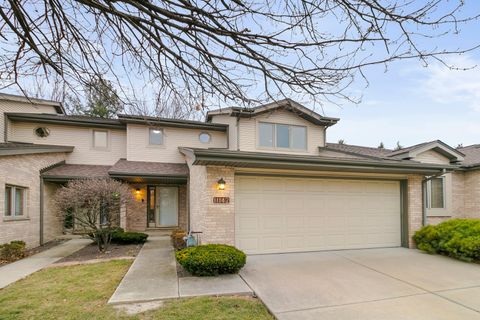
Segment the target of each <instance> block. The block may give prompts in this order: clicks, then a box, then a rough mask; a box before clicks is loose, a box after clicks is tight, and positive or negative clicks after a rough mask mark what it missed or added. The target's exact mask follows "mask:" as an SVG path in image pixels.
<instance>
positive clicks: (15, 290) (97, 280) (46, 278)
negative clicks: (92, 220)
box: [0, 260, 273, 320]
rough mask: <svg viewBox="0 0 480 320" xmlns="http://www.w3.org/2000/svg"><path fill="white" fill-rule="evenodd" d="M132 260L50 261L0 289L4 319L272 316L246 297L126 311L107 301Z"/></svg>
mask: <svg viewBox="0 0 480 320" xmlns="http://www.w3.org/2000/svg"><path fill="white" fill-rule="evenodd" d="M130 264H131V261H129V260H115V261H109V262H102V263H96V264H88V265H76V266H68V267H52V268H47V269H44V270H42V271H39V272H37V273H34V274H32V275H31V276H29V277H28V278H26V279H23V280H20V281H18V282H17V283H15V284H13V285H11V286H9V287H7V288H5V289H2V290H0V318H1V319H2V320H6V319H42V320H46V319H88V320H90V319H112V318H116V319H162V320H171V319H192V320H196V319H198V320H200V319H205V318H206V317H207V316H208V319H214V320H215V319H217V320H219V319H232V320H243V319H245V320H246V319H259V320H264V319H265V320H266V319H269V320H271V319H273V317H272V316H271V315H270V314H269V313H268V311H267V310H266V308H265V307H264V306H263V304H262V303H261V302H260V301H258V300H256V299H254V298H246V297H219V298H214V297H208V298H193V299H184V300H172V301H168V302H166V303H165V304H164V306H162V307H160V308H159V309H156V310H152V311H147V312H144V313H140V314H138V315H135V316H129V315H127V314H125V313H123V312H122V311H118V310H116V309H115V308H113V307H112V306H110V305H107V304H106V303H107V301H108V299H109V298H110V296H111V295H112V293H113V292H114V290H115V288H116V287H117V285H118V283H119V282H120V280H121V279H122V277H123V276H124V274H125V273H126V272H127V270H128V268H129V266H130Z"/></svg>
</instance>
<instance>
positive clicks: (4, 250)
mask: <svg viewBox="0 0 480 320" xmlns="http://www.w3.org/2000/svg"><path fill="white" fill-rule="evenodd" d="M23 257H25V242H23V241H11V242H10V243H5V244H3V245H1V246H0V260H3V261H8V262H12V261H16V260H19V259H22V258H23Z"/></svg>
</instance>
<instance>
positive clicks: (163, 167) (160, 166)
mask: <svg viewBox="0 0 480 320" xmlns="http://www.w3.org/2000/svg"><path fill="white" fill-rule="evenodd" d="M108 173H109V174H110V175H111V176H162V177H164V176H172V177H173V176H175V177H188V166H187V165H186V164H184V163H164V162H146V161H127V160H125V159H120V160H118V161H117V163H115V164H114V165H113V166H112V167H111V168H110V169H109V170H108Z"/></svg>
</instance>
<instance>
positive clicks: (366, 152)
mask: <svg viewBox="0 0 480 320" xmlns="http://www.w3.org/2000/svg"><path fill="white" fill-rule="evenodd" d="M322 149H327V150H332V151H340V152H345V153H347V154H353V155H360V156H366V157H374V158H380V159H383V158H386V157H387V155H388V154H390V153H391V152H392V150H390V149H382V148H372V147H363V146H356V145H350V144H344V143H327V146H326V147H325V148H322Z"/></svg>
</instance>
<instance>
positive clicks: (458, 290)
mask: <svg viewBox="0 0 480 320" xmlns="http://www.w3.org/2000/svg"><path fill="white" fill-rule="evenodd" d="M247 260H248V262H247V265H246V266H245V268H244V269H243V270H242V271H241V273H240V274H241V276H242V277H243V279H244V280H245V281H246V282H247V283H248V284H249V286H250V287H251V288H252V289H253V290H254V291H255V293H256V294H257V295H258V297H259V298H260V299H261V300H262V301H263V302H264V303H265V304H266V305H267V307H268V308H269V309H270V311H271V312H272V313H273V314H274V315H275V316H276V317H277V318H278V319H280V320H293V319H312V320H313V319H315V320H323V319H335V320H343V319H348V320H352V319H355V320H364V319H368V320H377V319H378V320H385V319H388V320H399V319H405V320H406V319H408V320H417V319H418V320H429V319H432V320H443V319H445V320H447V319H448V320H451V319H458V320H461V319H469V320H474V319H480V265H477V264H471V263H465V262H461V261H457V260H454V259H450V258H447V257H442V256H431V255H427V254H424V253H422V252H419V251H417V250H411V249H405V248H388V249H368V250H348V251H329V252H312V253H291V254H272V255H257V256H249V257H248V259H247Z"/></svg>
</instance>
